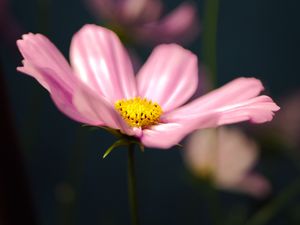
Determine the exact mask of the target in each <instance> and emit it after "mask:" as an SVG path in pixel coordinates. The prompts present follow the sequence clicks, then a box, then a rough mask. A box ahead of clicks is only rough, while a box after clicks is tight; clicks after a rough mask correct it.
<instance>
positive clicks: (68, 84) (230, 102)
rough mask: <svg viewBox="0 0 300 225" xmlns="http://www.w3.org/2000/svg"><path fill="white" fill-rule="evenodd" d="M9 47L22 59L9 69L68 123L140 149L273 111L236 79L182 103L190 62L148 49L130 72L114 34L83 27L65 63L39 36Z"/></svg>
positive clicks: (185, 56)
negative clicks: (29, 80) (40, 91)
mask: <svg viewBox="0 0 300 225" xmlns="http://www.w3.org/2000/svg"><path fill="white" fill-rule="evenodd" d="M17 45H18V47H19V49H20V51H21V53H22V55H23V57H24V60H23V66H22V67H18V68H17V69H18V70H19V71H21V72H23V73H26V74H28V75H30V76H32V77H34V78H35V79H37V80H38V82H39V83H40V84H41V85H42V86H43V87H45V88H46V89H47V90H48V91H49V93H50V95H51V97H52V99H53V101H54V103H55V104H56V106H57V107H58V108H59V109H60V110H61V111H62V112H63V113H65V114H66V115H67V116H69V117H70V118H72V119H74V120H76V121H79V122H82V123H85V124H90V125H93V126H106V127H110V128H113V129H117V130H120V132H122V133H124V134H126V135H128V136H134V137H136V139H138V140H139V141H140V142H141V143H142V144H143V145H145V146H147V147H156V148H169V147H171V146H173V145H176V144H177V143H178V142H179V141H180V140H181V139H182V138H183V137H185V136H186V135H187V134H188V133H190V132H192V131H193V130H196V129H200V128H207V127H216V126H220V125H223V124H230V123H236V122H241V121H246V120H250V121H252V122H255V123H263V122H266V121H270V120H272V117H273V115H274V113H273V112H274V111H277V110H278V109H279V107H278V106H277V105H276V104H275V103H274V102H273V101H272V99H271V98H270V97H268V96H265V95H262V96H258V95H259V93H260V92H261V91H262V90H263V86H262V84H261V82H260V81H259V80H257V79H255V78H238V79H236V80H234V81H232V82H230V83H228V84H227V85H225V86H223V87H221V88H219V89H217V90H215V91H213V92H211V93H209V94H207V95H204V96H203V97H200V98H198V99H196V100H194V101H192V102H190V103H188V104H186V105H184V106H182V105H183V104H185V103H186V102H187V100H188V99H189V98H190V97H191V96H192V95H193V93H194V91H195V90H196V88H197V85H198V71H197V57H196V56H195V55H194V54H193V53H192V52H190V51H188V50H186V49H184V48H182V47H180V46H178V45H176V44H164V45H160V46H158V47H156V48H155V49H154V50H153V52H152V54H151V55H150V57H149V59H148V61H147V62H146V63H145V64H144V65H143V66H142V68H141V69H140V70H139V72H138V74H137V76H136V77H135V76H134V74H133V69H132V65H131V62H130V60H129V57H128V54H127V53H126V50H125V48H124V47H123V46H122V44H121V42H120V40H119V39H118V37H117V36H116V35H115V34H114V33H113V32H112V31H110V30H108V29H106V28H103V27H99V26H96V25H85V26H84V27H83V28H82V29H81V30H80V31H79V32H78V33H76V34H75V35H74V36H73V39H72V42H71V47H70V61H71V66H72V67H71V66H70V65H69V64H68V62H67V61H66V60H65V58H64V57H63V55H62V54H61V53H60V52H59V51H58V50H57V48H56V47H55V46H54V45H53V44H52V43H51V42H50V41H49V40H48V39H47V38H46V37H45V36H43V35H41V34H26V35H24V36H23V39H22V40H18V41H17Z"/></svg>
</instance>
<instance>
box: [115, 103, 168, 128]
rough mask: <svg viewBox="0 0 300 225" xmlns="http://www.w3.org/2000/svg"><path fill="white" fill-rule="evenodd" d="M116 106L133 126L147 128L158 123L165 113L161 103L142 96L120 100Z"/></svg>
mask: <svg viewBox="0 0 300 225" xmlns="http://www.w3.org/2000/svg"><path fill="white" fill-rule="evenodd" d="M115 108H116V110H117V111H118V112H119V113H120V115H121V116H122V118H123V119H124V120H125V121H126V123H127V124H128V125H129V126H131V127H141V128H146V127H149V126H151V125H154V124H158V123H159V118H160V115H161V114H162V113H163V111H162V109H161V107H160V105H159V104H157V103H154V102H152V101H151V100H148V99H146V98H140V97H135V98H132V99H122V100H118V101H117V102H116V103H115Z"/></svg>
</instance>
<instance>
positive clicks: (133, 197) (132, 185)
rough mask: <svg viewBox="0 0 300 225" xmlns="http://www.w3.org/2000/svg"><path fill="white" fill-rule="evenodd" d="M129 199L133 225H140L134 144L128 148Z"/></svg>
mask: <svg viewBox="0 0 300 225" xmlns="http://www.w3.org/2000/svg"><path fill="white" fill-rule="evenodd" d="M128 197H129V205H130V213H131V221H132V224H133V225H139V224H140V223H139V217H138V204H137V194H136V178H135V166H134V144H130V145H129V146H128Z"/></svg>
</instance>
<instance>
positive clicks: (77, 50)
mask: <svg viewBox="0 0 300 225" xmlns="http://www.w3.org/2000/svg"><path fill="white" fill-rule="evenodd" d="M70 60H71V64H72V66H73V67H74V69H75V74H76V75H77V76H78V77H79V79H80V80H82V81H83V82H84V83H85V84H87V86H89V87H91V88H93V90H94V91H96V92H97V93H99V94H102V95H103V96H104V97H105V98H107V99H108V100H109V101H110V102H112V103H114V102H115V101H117V100H120V99H123V98H133V97H135V96H136V94H137V92H136V83H135V77H134V74H133V69H132V65H131V62H130V59H129V57H128V55H127V52H126V51H125V49H124V47H123V46H122V44H121V42H120V40H119V38H118V37H117V36H116V34H115V33H113V32H112V31H110V30H108V29H106V28H103V27H99V26H96V25H85V26H84V27H83V28H82V29H81V30H80V31H79V32H78V33H77V34H75V35H74V37H73V40H72V43H71V49H70Z"/></svg>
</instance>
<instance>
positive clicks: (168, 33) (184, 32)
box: [87, 0, 200, 45]
mask: <svg viewBox="0 0 300 225" xmlns="http://www.w3.org/2000/svg"><path fill="white" fill-rule="evenodd" d="M87 2H88V3H89V8H90V9H91V10H92V11H93V13H94V14H95V15H96V16H97V17H99V16H100V17H101V18H102V19H104V20H106V22H108V23H109V24H110V25H112V26H113V27H116V28H117V30H119V31H120V30H122V31H123V32H126V34H127V35H128V34H129V35H130V34H131V35H130V37H131V38H133V39H135V40H136V41H139V42H140V43H144V44H148V45H149V44H157V43H170V42H176V43H183V42H189V41H192V40H193V39H194V38H195V37H196V36H197V35H198V33H199V31H200V26H199V23H198V17H197V11H196V8H195V6H194V5H192V4H190V3H183V4H181V5H180V6H178V7H177V8H176V9H174V10H173V11H172V12H170V13H169V14H167V15H165V16H164V17H163V16H162V11H163V10H162V8H163V4H162V2H161V1H160V0H151V1H149V0H122V1H120V0H115V1H112V0H87Z"/></svg>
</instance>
